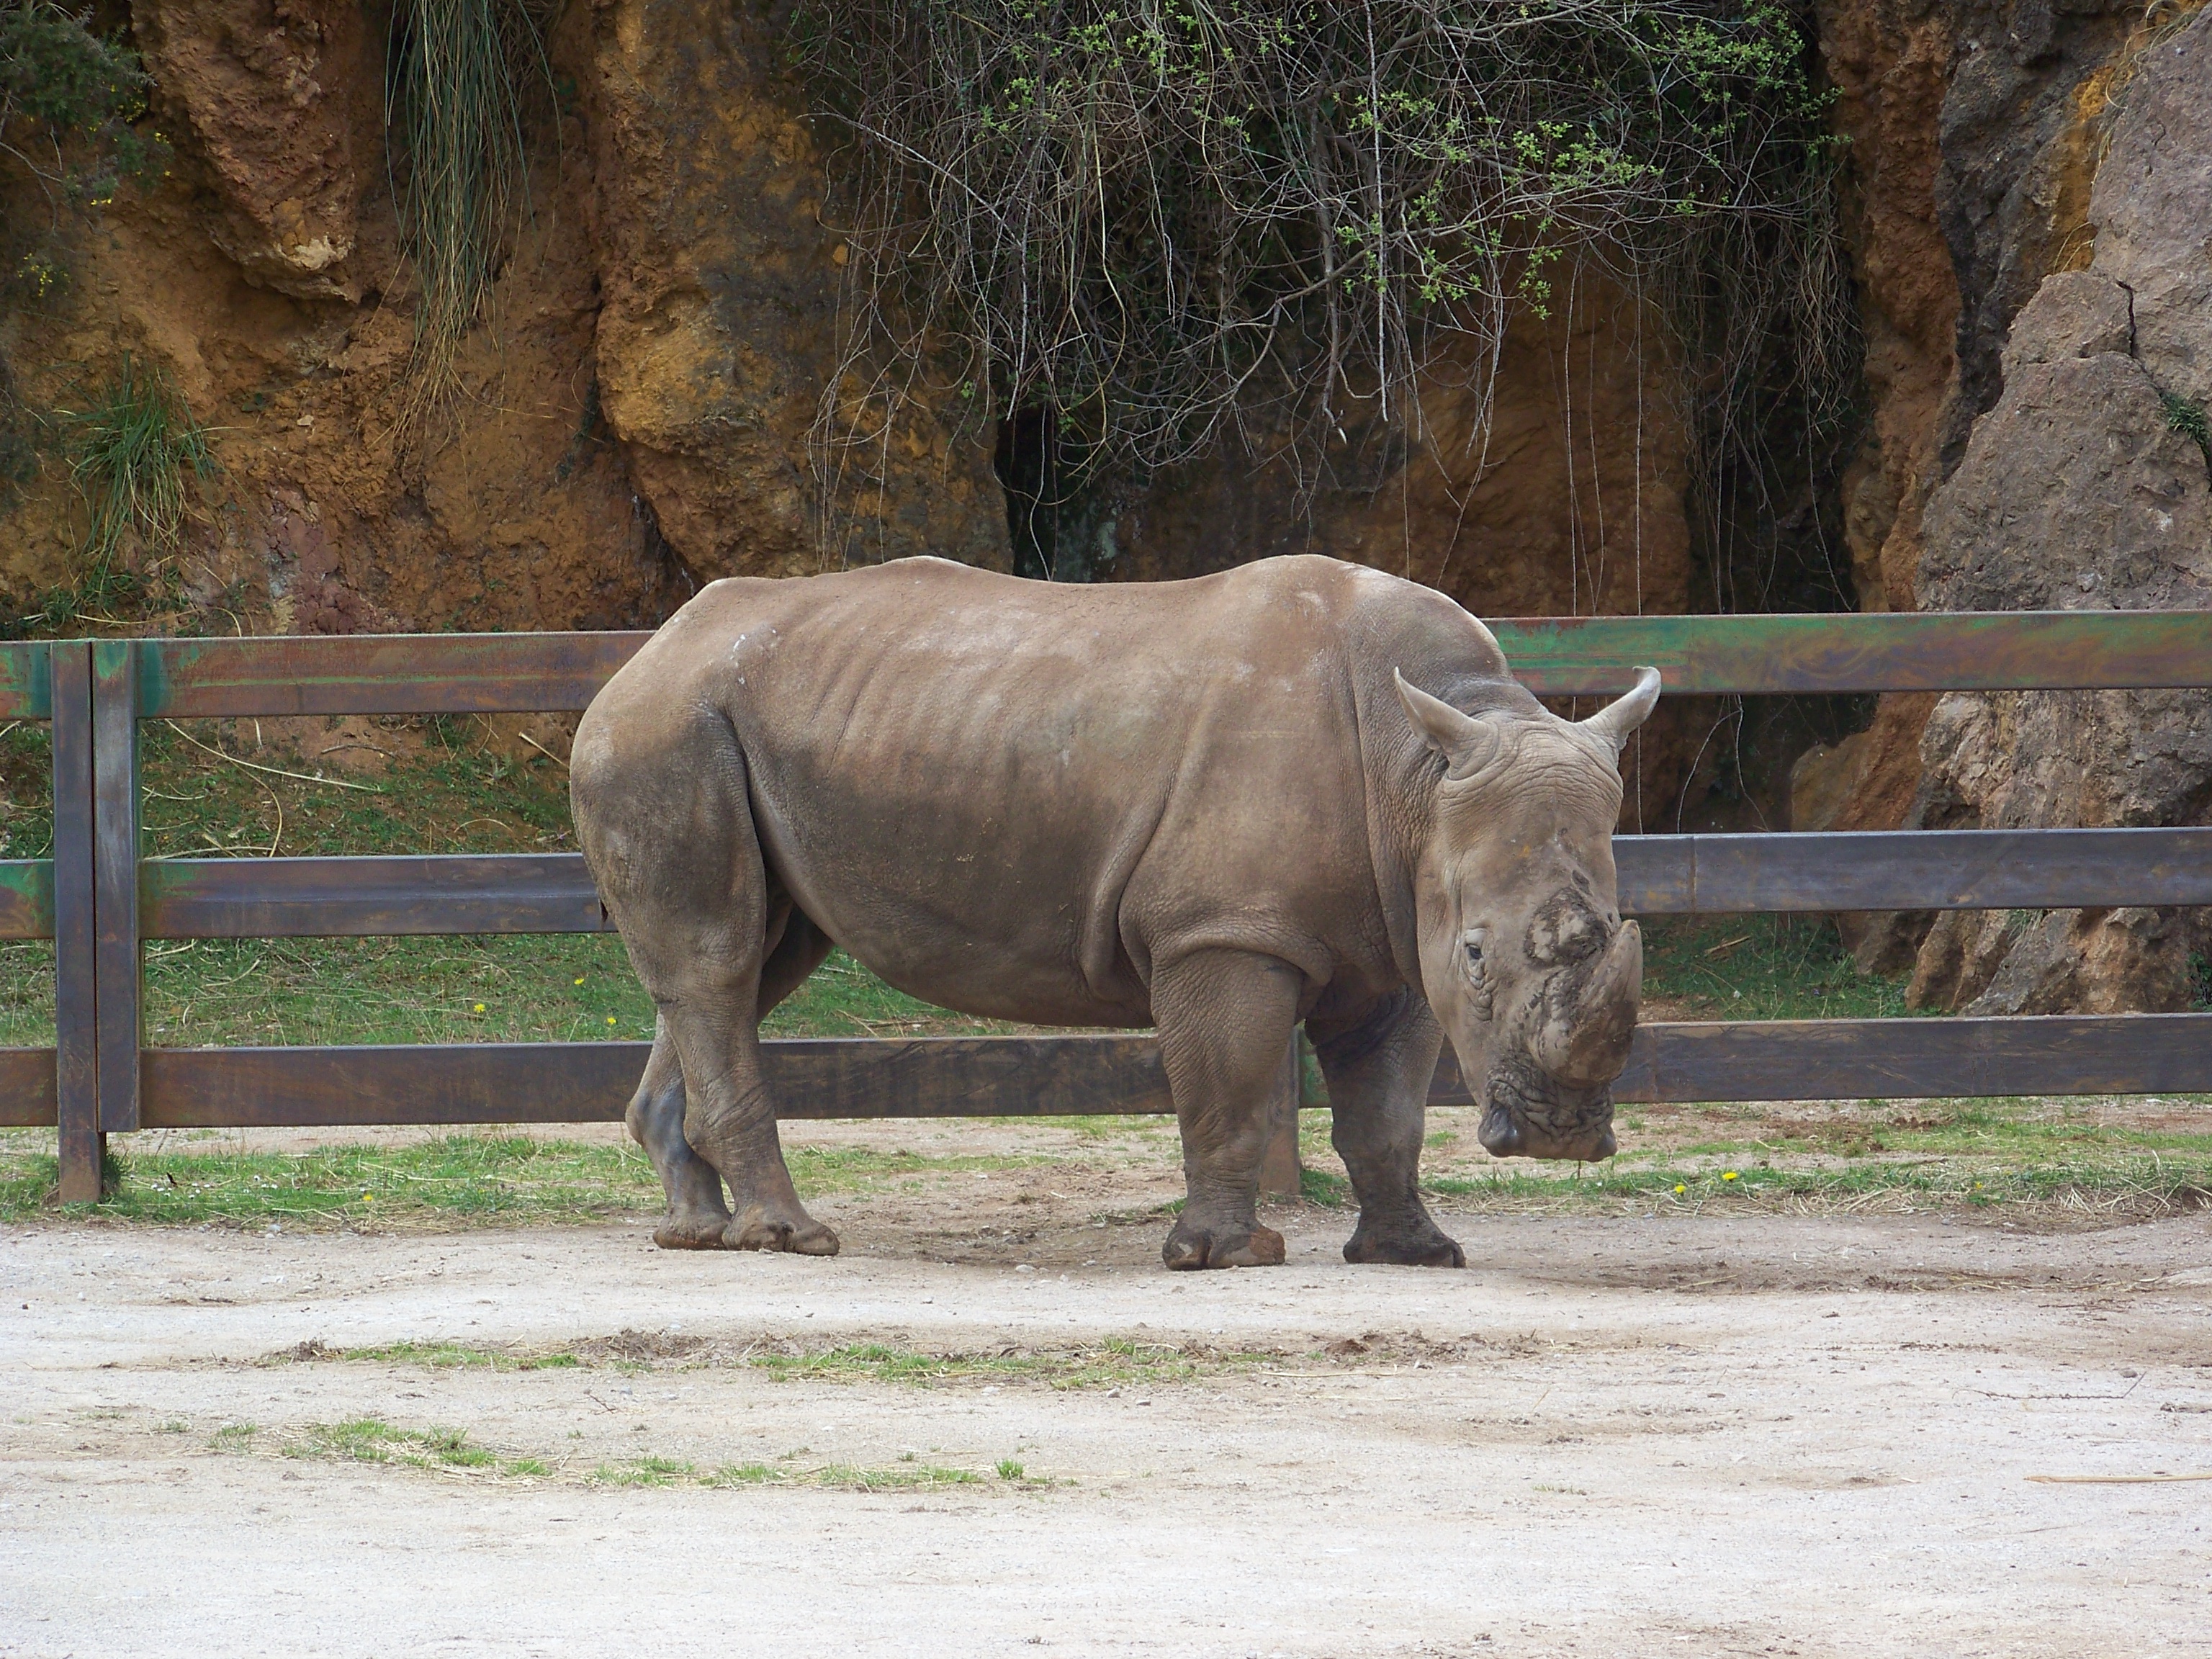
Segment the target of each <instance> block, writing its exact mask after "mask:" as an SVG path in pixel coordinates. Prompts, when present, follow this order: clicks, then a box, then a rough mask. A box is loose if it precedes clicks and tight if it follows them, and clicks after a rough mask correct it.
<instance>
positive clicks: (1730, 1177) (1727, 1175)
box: [1721, 1170, 1736, 1181]
mask: <svg viewBox="0 0 2212 1659" xmlns="http://www.w3.org/2000/svg"><path fill="white" fill-rule="evenodd" d="M1735 1178H1736V1173H1735V1170H1723V1171H1722V1172H1721V1179H1722V1180H1723V1181H1734V1180H1735Z"/></svg>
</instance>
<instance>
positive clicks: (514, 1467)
mask: <svg viewBox="0 0 2212 1659" xmlns="http://www.w3.org/2000/svg"><path fill="white" fill-rule="evenodd" d="M277 1455H279V1456H282V1457H307V1458H324V1459H330V1460H334V1461H336V1462H349V1463H398V1464H402V1465H404V1466H406V1467H409V1468H421V1469H434V1468H435V1469H482V1470H485V1471H489V1472H495V1473H496V1474H501V1475H507V1476H520V1475H544V1474H550V1468H549V1467H548V1465H547V1464H546V1463H545V1462H544V1461H543V1460H542V1459H538V1458H535V1457H520V1458H512V1459H506V1460H502V1459H501V1457H500V1456H499V1455H497V1454H496V1453H495V1452H493V1451H492V1450H490V1449H489V1448H487V1447H483V1446H479V1445H477V1443H475V1442H474V1441H472V1440H471V1439H470V1438H469V1437H468V1435H467V1434H466V1433H465V1431H462V1430H459V1429H445V1428H427V1429H407V1428H401V1427H399V1426H398V1425H396V1424H392V1423H387V1422H386V1421H385V1420H384V1419H382V1418H380V1417H356V1418H353V1419H349V1420H348V1421H345V1422H343V1423H311V1424H309V1425H307V1428H306V1430H305V1431H302V1432H301V1435H300V1436H299V1437H297V1438H295V1439H291V1440H288V1441H287V1442H285V1443H284V1444H283V1446H281V1447H279V1448H278V1450H277Z"/></svg>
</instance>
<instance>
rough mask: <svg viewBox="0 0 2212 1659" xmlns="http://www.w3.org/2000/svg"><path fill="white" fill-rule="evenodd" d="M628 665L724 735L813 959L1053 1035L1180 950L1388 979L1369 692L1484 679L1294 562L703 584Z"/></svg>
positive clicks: (1126, 1012) (1400, 599)
mask: <svg viewBox="0 0 2212 1659" xmlns="http://www.w3.org/2000/svg"><path fill="white" fill-rule="evenodd" d="M664 641H665V645H664ZM649 650H651V651H652V652H653V655H654V656H655V657H656V658H658V659H659V663H658V665H657V666H655V667H653V670H652V678H653V680H654V682H655V683H656V686H657V690H658V694H659V696H662V697H663V698H667V697H670V696H673V698H674V700H675V701H677V702H682V703H688V704H690V705H691V706H693V707H697V706H699V705H701V704H710V705H711V706H712V707H714V708H715V709H717V710H719V711H720V714H722V716H723V717H724V719H725V720H726V722H727V725H728V728H729V731H730V732H731V733H732V736H733V737H734V738H735V741H736V742H737V744H738V746H739V748H740V749H741V750H742V751H743V754H744V764H745V768H746V774H747V778H748V786H749V790H750V799H751V806H752V813H753V817H754V821H755V826H756V828H757V831H758V834H759V836H760V838H761V842H762V846H763V854H764V855H765V858H766V860H767V863H768V866H769V869H770V871H771V872H772V873H773V874H774V875H775V878H777V879H778V880H779V881H780V882H781V884H783V885H784V887H785V888H786V889H787V890H788V891H789V892H790V893H791V894H792V896H793V898H794V900H795V901H796V902H797V903H798V904H799V908H801V909H803V910H804V911H805V912H806V914H808V915H810V916H811V917H813V918H814V920H815V921H817V922H818V923H819V924H820V925H821V926H822V927H823V928H824V929H825V930H826V931H827V932H828V933H829V935H830V936H831V937H832V938H834V939H837V940H838V942H839V943H841V944H842V945H845V946H846V948H847V949H848V950H849V951H852V952H853V954H854V956H856V957H859V958H860V960H861V961H863V962H865V963H867V964H868V965H869V966H870V967H872V968H873V969H875V970H876V971H877V972H878V973H879V974H881V975H883V976H884V978H885V979H887V980H889V981H890V982H891V983H893V984H895V985H897V986H899V987H901V988H902V989H904V990H907V991H908V992H910V993H912V994H915V995H919V996H922V997H925V998H927V999H928V1000H933V1001H935V1002H939V1003H941V1004H944V1005H945V1006H951V1007H955V1008H959V1009H963V1010H964V1011H966V1012H974V1013H979V1014H984V1015H990V1016H995V1017H999V1018H1018V1019H1026V1020H1032V1021H1039V1022H1049V1023H1060V1024H1143V1023H1146V1021H1147V1020H1148V1019H1149V1018H1150V1014H1149V1007H1148V997H1147V994H1146V986H1147V984H1148V983H1149V981H1150V977H1151V969H1152V963H1153V962H1154V961H1155V960H1157V959H1159V958H1161V957H1164V956H1166V955H1168V954H1170V953H1174V952H1178V951H1185V950H1189V949H1194V948H1200V947H1202V946H1206V945H1231V946H1235V947H1239V948H1247V949H1255V950H1262V951H1271V952H1273V953H1274V954H1277V955H1279V956H1281V957H1285V959H1287V960H1290V961H1291V962H1293V963H1297V965H1298V966H1299V967H1301V968H1302V969H1304V970H1305V971H1306V973H1307V974H1308V975H1309V977H1310V979H1312V980H1314V981H1316V982H1317V983H1319V982H1326V981H1330V980H1332V979H1334V978H1336V977H1337V976H1339V975H1341V974H1343V973H1345V972H1346V969H1347V968H1349V969H1352V972H1353V974H1354V976H1355V977H1356V978H1358V979H1359V980H1361V981H1367V980H1370V979H1372V980H1377V981H1390V980H1391V979H1392V976H1393V968H1392V961H1393V958H1394V957H1395V956H1396V954H1397V952H1396V951H1395V948H1394V945H1393V940H1392V935H1393V933H1395V932H1397V931H1398V930H1397V929H1395V928H1394V927H1392V926H1390V924H1389V918H1388V917H1386V916H1385V915H1384V914H1383V911H1384V910H1385V909H1386V908H1387V907H1388V904H1389V897H1388V896H1387V895H1386V894H1385V893H1384V892H1383V890H1382V889H1383V887H1385V886H1388V885H1392V884H1394V883H1393V881H1392V879H1391V878H1390V876H1389V875H1388V874H1382V875H1378V869H1377V858H1376V848H1374V847H1373V845H1372V842H1373V841H1374V839H1375V837H1376V834H1377V833H1378V832H1383V833H1387V826H1388V824H1389V822H1390V821H1391V819H1392V811H1391V808H1392V803H1389V802H1388V801H1383V802H1378V801H1377V800H1376V799H1375V794H1376V788H1377V787H1378V785H1377V781H1376V773H1377V771H1378V769H1379V771H1380V773H1381V774H1382V775H1383V778H1384V781H1383V783H1382V784H1381V786H1380V787H1382V788H1383V789H1384V790H1385V792H1386V793H1387V791H1388V790H1389V788H1390V787H1392V785H1391V784H1390V783H1389V781H1388V779H1389V776H1390V775H1392V774H1393V772H1394V770H1395V772H1400V773H1402V772H1403V771H1404V770H1405V769H1406V763H1407V760H1408V759H1409V758H1410V757H1409V755H1408V754H1407V748H1408V745H1409V744H1412V742H1413V740H1412V738H1411V735H1410V730H1409V728H1408V727H1407V722H1406V721H1405V720H1404V717H1403V715H1402V714H1401V712H1400V710H1399V708H1398V705H1397V702H1396V698H1395V694H1394V693H1393V692H1391V691H1390V690H1389V675H1390V670H1391V668H1392V667H1394V666H1398V665H1401V664H1402V665H1405V666H1406V668H1407V673H1408V676H1409V678H1411V677H1413V675H1414V674H1416V673H1417V672H1418V673H1420V674H1422V675H1423V676H1425V678H1428V679H1430V680H1431V681H1434V680H1437V679H1439V678H1441V679H1445V680H1455V681H1468V680H1470V679H1472V680H1478V681H1480V680H1486V679H1490V678H1496V677H1498V676H1500V675H1502V674H1503V671H1504V665H1503V662H1502V660H1497V659H1496V650H1495V647H1494V646H1492V645H1491V644H1490V642H1489V641H1488V636H1487V635H1486V633H1485V632H1484V631H1483V630H1482V629H1480V625H1479V624H1476V623H1474V622H1473V620H1472V619H1471V618H1469V617H1467V616H1466V614H1465V613H1464V612H1463V611H1460V610H1459V609H1458V607H1457V606H1455V605H1452V604H1451V603H1450V602H1449V600H1446V599H1443V598H1442V597H1441V596H1440V595H1437V594H1434V593H1432V592H1430V591H1429V590H1426V589H1422V588H1419V587H1417V586H1413V584H1410V583H1405V582H1401V581H1398V580H1395V579H1393V578H1389V577H1386V576H1381V575H1378V574H1376V573H1373V572H1370V571H1365V570H1362V569H1360V568H1358V567H1354V566H1349V565H1343V564H1340V563H1337V562H1334V561H1331V560H1326V559H1315V558H1300V559H1278V560H1271V561H1267V562H1263V563H1261V564H1259V565H1254V566H1246V567H1242V568H1238V569H1237V570H1233V571H1230V572H1226V573H1224V574H1221V575H1218V576H1213V577H1206V578H1201V579H1199V580H1194V581H1188V582H1175V583H1160V584H1144V585H1138V584H1131V585H1126V586H1061V585H1051V584H1046V583H1039V582H1027V581H1021V580H1016V579H1014V578H1012V577H1007V576H1000V575H996V574H991V573H988V572H983V571H977V570H974V569H970V568H966V567H963V566H959V565H954V564H950V563H947V562H943V561H939V560H931V559H914V560H902V561H899V562H895V563H891V564H888V565H883V566H878V567H874V568H868V569H864V570H859V571H853V572H845V573H839V574H834V575H829V576H823V577H817V578H811V579H807V580H799V581H782V582H732V583H718V584H716V585H715V586H714V587H712V588H710V589H708V591H706V592H702V594H701V595H700V596H699V597H698V598H697V599H695V600H694V601H693V602H692V604H691V605H689V606H687V607H686V608H685V611H684V613H683V614H682V615H681V616H680V617H678V619H676V620H675V621H674V622H671V624H670V627H669V629H666V630H665V631H664V635H663V636H662V638H661V639H658V640H656V641H655V642H654V647H649ZM1485 653H1487V655H1486V654H1485ZM641 660H642V659H641ZM1363 726H1364V727H1365V728H1366V729H1365V730H1364V731H1363V729H1362V728H1363ZM1384 862H1385V863H1386V864H1387V863H1388V860H1384Z"/></svg>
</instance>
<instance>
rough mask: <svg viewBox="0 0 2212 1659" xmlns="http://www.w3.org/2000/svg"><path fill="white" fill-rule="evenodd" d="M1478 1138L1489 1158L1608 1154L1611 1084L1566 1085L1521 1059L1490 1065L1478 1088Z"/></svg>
mask: <svg viewBox="0 0 2212 1659" xmlns="http://www.w3.org/2000/svg"><path fill="white" fill-rule="evenodd" d="M1483 1106H1484V1110H1483V1114H1482V1127H1481V1129H1480V1131H1479V1132H1478V1138H1479V1139H1480V1140H1481V1142H1482V1144H1483V1146H1484V1148H1485V1149H1486V1151H1488V1152H1490V1154H1491V1155H1492V1157H1493V1158H1574V1159H1577V1160H1579V1161H1581V1162H1583V1163H1585V1164H1595V1163H1596V1162H1597V1161H1598V1160H1599V1159H1601V1158H1611V1157H1612V1156H1613V1151H1614V1148H1615V1147H1616V1146H1618V1144H1619V1143H1618V1142H1617V1141H1615V1139H1613V1088H1612V1085H1609V1084H1601V1085H1599V1086H1597V1087H1596V1088H1595V1089H1575V1088H1569V1087H1566V1086H1565V1085H1561V1084H1560V1083H1559V1082H1558V1081H1557V1080H1556V1079H1552V1078H1549V1077H1547V1076H1545V1075H1544V1073H1541V1072H1540V1071H1538V1070H1537V1069H1536V1068H1535V1067H1534V1066H1530V1065H1528V1064H1526V1063H1525V1062H1516V1061H1514V1060H1503V1061H1500V1062H1499V1063H1498V1064H1497V1065H1496V1066H1493V1067H1492V1070H1491V1073H1490V1079H1489V1081H1488V1082H1487V1083H1486V1085H1484V1088H1483Z"/></svg>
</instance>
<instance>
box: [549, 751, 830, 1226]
mask: <svg viewBox="0 0 2212 1659" xmlns="http://www.w3.org/2000/svg"><path fill="white" fill-rule="evenodd" d="M717 726H719V723H714V724H704V723H702V724H701V725H695V726H692V727H691V728H690V730H689V731H688V732H682V733H677V734H671V733H669V732H665V731H660V732H653V731H649V730H648V731H646V732H639V733H637V734H635V735H636V738H638V739H640V740H636V741H633V742H631V743H629V744H619V745H617V744H604V745H600V746H599V750H600V752H599V756H598V757H595V759H594V762H593V763H592V766H591V768H590V770H589V772H588V773H586V772H584V771H581V770H580V771H579V773H578V774H577V775H575V776H574V780H573V781H572V785H571V787H572V791H573V792H574V799H575V802H576V805H577V809H578V810H577V823H578V828H579V829H580V831H581V832H582V835H583V836H584V839H585V842H586V851H587V852H590V853H592V872H593V874H594V875H595V876H596V877H597V878H599V884H600V891H601V894H602V896H604V897H605V900H606V902H607V905H608V908H609V909H610V911H611V913H612V914H613V916H614V920H615V923H616V925H617V927H619V928H620V929H621V930H622V935H623V944H624V945H627V946H628V947H629V956H630V961H631V963H632V965H633V966H635V968H636V969H637V972H638V976H639V978H640V979H641V980H642V981H644V983H645V988H646V989H647V992H649V993H650V994H652V997H653V1001H654V1003H655V1005H656V1006H658V1007H659V1011H660V1017H659V1035H658V1036H657V1039H656V1042H655V1046H654V1053H653V1059H652V1060H650V1061H648V1062H647V1071H646V1080H645V1083H643V1084H641V1085H640V1088H639V1099H638V1100H637V1101H635V1102H633V1103H632V1108H631V1110H632V1131H631V1132H632V1133H634V1134H636V1135H637V1136H638V1138H639V1139H640V1140H641V1142H642V1143H643V1144H645V1146H647V1150H648V1151H649V1152H653V1158H654V1164H655V1165H656V1167H658V1168H659V1171H660V1175H661V1181H662V1184H663V1186H664V1187H665V1188H667V1190H668V1196H669V1219H668V1222H667V1224H666V1225H665V1226H664V1227H663V1228H662V1230H661V1232H660V1234H659V1235H656V1238H657V1241H658V1242H659V1243H662V1244H664V1245H665V1246H667V1247H669V1248H673V1249H684V1248H690V1249H702V1248H712V1247H713V1246H714V1244H716V1243H719V1244H720V1247H721V1248H723V1249H738V1250H779V1251H791V1252H793V1253H794V1254H798V1255H836V1253H837V1235H836V1233H834V1232H832V1231H830V1230H829V1228H828V1227H825V1226H823V1225H822V1224H821V1223H820V1222H818V1221H817V1220H815V1219H814V1218H813V1217H812V1216H811V1215H809V1214H807V1212H806V1209H805V1206H804V1205H802V1204H801V1203H800V1202H799V1194H798V1191H797V1189H796V1188H793V1186H792V1184H791V1172H790V1170H789V1169H788V1168H787V1166H786V1165H785V1164H784V1161H783V1147H782V1143H781V1139H780V1138H779V1137H778V1135H777V1133H776V1123H775V1103H774V1101H773V1100H772V1099H771V1098H770V1097H769V1091H768V1085H767V1081H766V1079H765V1078H764V1077H763V1073H762V1066H761V1053H760V1017H761V1014H762V1012H763V995H764V994H768V995H769V996H770V997H771V999H773V998H775V997H781V996H782V995H784V994H788V993H789V991H790V990H791V989H792V988H793V986H795V985H796V984H797V983H798V981H799V979H800V978H804V977H805V975H804V973H800V974H798V975H796V976H793V975H792V973H791V971H790V970H791V969H793V967H795V966H796V965H797V963H796V958H797V957H799V956H803V955H805V954H806V953H808V952H810V951H817V949H819V950H823V951H826V941H821V940H820V939H818V930H812V928H811V923H810V924H808V927H807V928H806V929H804V930H794V929H793V928H792V927H790V926H789V923H790V921H791V920H792V915H793V913H792V912H791V910H790V908H789V905H788V901H787V900H785V899H783V898H782V896H781V894H779V893H776V892H775V891H774V890H773V889H772V886H771V884H770V881H769V876H768V872H767V871H766V869H765V867H764V866H763V861H762V858H761V851H760V843H759V841H758V839H757V836H756V835H755V833H754V829H753V824H752V816H751V811H750V805H749V803H748V801H747V799H746V792H745V778H744V760H743V757H742V756H741V755H738V754H736V753H735V752H733V751H732V748H731V746H730V743H729V736H728V728H727V727H726V726H719V730H717ZM655 739H658V741H655ZM787 943H788V944H789V945H791V946H792V957H790V958H787V957H785V955H784V954H783V947H784V946H785V945H786V944H787ZM819 960H820V957H819V956H818V955H817V956H815V957H814V961H813V962H809V963H807V964H806V968H807V970H808V971H811V969H812V966H813V965H814V962H818V961H819ZM671 1062H672V1063H671ZM671 1072H673V1073H676V1074H677V1075H676V1077H675V1079H673V1080H671V1078H670V1075H669V1074H670V1073H671ZM648 1085H651V1086H650V1087H648ZM647 1135H650V1136H652V1137H653V1138H652V1139H647ZM702 1160H703V1162H704V1164H705V1165H706V1166H707V1170H706V1171H705V1172H702V1171H699V1170H695V1169H694V1168H693V1165H694V1164H696V1163H698V1162H700V1161H702ZM713 1175H719V1176H720V1180H721V1181H722V1182H726V1183H727V1185H728V1187H729V1191H730V1195H731V1199H732V1202H731V1203H730V1204H729V1206H727V1207H726V1208H724V1207H723V1206H722V1200H721V1194H720V1191H719V1190H712V1188H713V1187H714V1183H713V1182H712V1181H711V1178H710V1177H711V1176H713ZM710 1193H711V1195H710ZM717 1210H720V1212H721V1215H722V1217H723V1219H722V1225H721V1226H720V1230H719V1232H717V1231H715V1230H714V1226H713V1223H714V1218H715V1212H716V1211H717Z"/></svg>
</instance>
